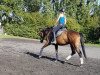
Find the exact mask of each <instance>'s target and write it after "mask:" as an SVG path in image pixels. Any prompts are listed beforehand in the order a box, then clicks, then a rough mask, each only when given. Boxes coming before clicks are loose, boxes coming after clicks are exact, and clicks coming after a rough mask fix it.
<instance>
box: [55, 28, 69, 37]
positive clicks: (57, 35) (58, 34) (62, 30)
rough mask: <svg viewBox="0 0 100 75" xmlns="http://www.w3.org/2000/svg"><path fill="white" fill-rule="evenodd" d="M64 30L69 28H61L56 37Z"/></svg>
mask: <svg viewBox="0 0 100 75" xmlns="http://www.w3.org/2000/svg"><path fill="white" fill-rule="evenodd" d="M64 30H67V29H66V28H63V29H60V30H59V31H58V32H57V34H56V37H58V36H59V35H61V33H62V32H63V31H64Z"/></svg>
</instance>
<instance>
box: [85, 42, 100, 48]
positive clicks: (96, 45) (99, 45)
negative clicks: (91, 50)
mask: <svg viewBox="0 0 100 75" xmlns="http://www.w3.org/2000/svg"><path fill="white" fill-rule="evenodd" d="M85 45H86V46H94V47H100V44H91V43H86V44H85Z"/></svg>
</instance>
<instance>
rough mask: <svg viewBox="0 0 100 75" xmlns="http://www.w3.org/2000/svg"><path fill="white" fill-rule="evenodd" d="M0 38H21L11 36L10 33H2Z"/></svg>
mask: <svg viewBox="0 0 100 75" xmlns="http://www.w3.org/2000/svg"><path fill="white" fill-rule="evenodd" d="M0 38H21V37H18V36H12V35H4V34H0Z"/></svg>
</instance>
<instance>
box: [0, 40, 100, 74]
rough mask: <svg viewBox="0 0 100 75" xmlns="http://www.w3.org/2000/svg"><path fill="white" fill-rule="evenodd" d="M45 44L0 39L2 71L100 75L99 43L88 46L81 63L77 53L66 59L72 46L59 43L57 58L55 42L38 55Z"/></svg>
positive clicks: (0, 71)
mask: <svg viewBox="0 0 100 75" xmlns="http://www.w3.org/2000/svg"><path fill="white" fill-rule="evenodd" d="M42 46H43V44H41V43H40V42H37V41H34V40H25V39H0V75H100V47H97V48H96V47H86V53H87V57H88V60H85V63H84V65H83V66H81V67H80V66H79V64H80V61H79V57H78V55H77V54H76V55H74V56H73V57H72V58H71V59H70V60H69V61H67V62H66V63H64V61H65V58H66V57H67V56H68V55H69V54H70V47H69V46H59V61H58V62H54V58H55V50H54V46H52V45H51V46H49V47H47V48H45V49H44V51H43V57H42V58H41V59H38V54H39V51H40V49H41V47H42Z"/></svg>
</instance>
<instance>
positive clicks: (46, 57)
mask: <svg viewBox="0 0 100 75" xmlns="http://www.w3.org/2000/svg"><path fill="white" fill-rule="evenodd" d="M25 54H27V55H30V56H32V57H34V58H37V59H39V55H37V54H35V53H31V52H25ZM41 58H45V59H48V60H50V61H55V60H56V59H55V58H51V57H48V56H42V57H41ZM58 61H59V62H60V63H62V64H64V63H67V64H68V65H72V66H76V67H80V65H76V64H72V63H69V62H65V61H62V60H58Z"/></svg>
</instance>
